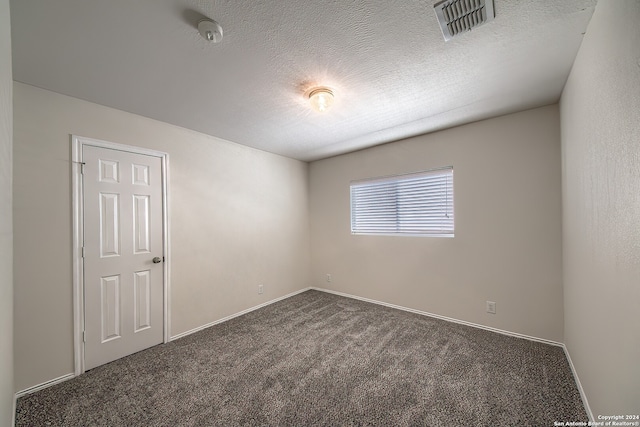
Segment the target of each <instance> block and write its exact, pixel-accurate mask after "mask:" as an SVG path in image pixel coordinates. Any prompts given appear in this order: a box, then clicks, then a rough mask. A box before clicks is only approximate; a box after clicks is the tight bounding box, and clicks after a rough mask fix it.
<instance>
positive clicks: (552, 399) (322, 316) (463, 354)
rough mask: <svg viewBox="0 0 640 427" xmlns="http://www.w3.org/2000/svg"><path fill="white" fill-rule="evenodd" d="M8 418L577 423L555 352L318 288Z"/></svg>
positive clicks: (567, 376)
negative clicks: (340, 295)
mask: <svg viewBox="0 0 640 427" xmlns="http://www.w3.org/2000/svg"><path fill="white" fill-rule="evenodd" d="M16 418H17V420H16V421H17V424H16V425H17V426H323V425H326V426H329V425H332V426H335V425H349V426H362V425H376V426H553V422H554V421H585V422H587V421H588V418H587V416H586V413H585V411H584V408H583V406H582V402H581V401H580V395H579V392H578V390H577V388H576V384H575V382H574V379H573V376H572V374H571V370H570V368H569V365H568V363H567V360H566V358H565V355H564V352H563V351H562V349H561V348H560V347H555V346H550V345H546V344H541V343H537V342H531V341H528V340H524V339H518V338H513V337H508V336H504V335H500V334H496V333H492V332H488V331H484V330H479V329H475V328H472V327H468V326H463V325H458V324H455V323H449V322H445V321H441V320H437V319H432V318H429V317H425V316H420V315H417V314H411V313H407V312H403V311H399V310H394V309H390V308H386V307H382V306H378V305H374V304H369V303H365V302H361V301H357V300H353V299H349V298H343V297H339V296H335V295H331V294H327V293H323V292H318V291H308V292H305V293H302V294H299V295H296V296H294V297H291V298H289V299H286V300H284V301H280V302H278V303H275V304H272V305H270V306H268V307H264V308H262V309H260V310H257V311H254V312H251V313H249V314H246V315H244V316H241V317H238V318H235V319H233V320H230V321H228V322H226V323H223V324H220V325H217V326H213V327H211V328H208V329H206V330H203V331H201V332H198V333H196V334H192V335H190V336H187V337H185V338H182V339H179V340H176V341H173V342H171V343H169V344H164V345H160V346H157V347H153V348H151V349H149V350H145V351H143V352H140V353H137V354H134V355H131V356H129V357H126V358H124V359H121V360H118V361H115V362H113V363H109V364H107V365H104V366H101V367H98V368H95V369H93V370H91V371H89V372H87V373H86V374H84V375H81V376H79V377H77V378H75V379H73V380H70V381H67V382H64V383H61V384H58V385H56V386H53V387H50V388H48V389H46V390H42V391H39V392H36V393H34V394H31V395H29V396H25V397H23V398H21V399H19V400H18V403H17V414H16Z"/></svg>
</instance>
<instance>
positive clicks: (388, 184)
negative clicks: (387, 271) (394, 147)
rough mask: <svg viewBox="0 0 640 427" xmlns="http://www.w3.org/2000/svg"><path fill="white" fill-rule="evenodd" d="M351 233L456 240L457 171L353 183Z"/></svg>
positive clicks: (428, 172) (436, 171)
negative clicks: (454, 186) (455, 175)
mask: <svg viewBox="0 0 640 427" xmlns="http://www.w3.org/2000/svg"><path fill="white" fill-rule="evenodd" d="M351 233H353V234H401V235H432V236H433V235H440V236H452V235H453V234H454V222H453V168H452V167H448V168H444V169H438V170H432V171H427V172H420V173H414V174H409V175H400V176H394V177H387V178H378V179H370V180H363V181H357V182H352V183H351Z"/></svg>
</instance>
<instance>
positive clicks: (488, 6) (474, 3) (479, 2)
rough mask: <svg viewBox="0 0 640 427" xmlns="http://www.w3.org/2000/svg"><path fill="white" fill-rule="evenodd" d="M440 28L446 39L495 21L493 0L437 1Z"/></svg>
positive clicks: (436, 8) (436, 9) (435, 7)
mask: <svg viewBox="0 0 640 427" xmlns="http://www.w3.org/2000/svg"><path fill="white" fill-rule="evenodd" d="M433 8H434V9H435V11H436V16H437V17H438V22H439V23H440V29H441V30H442V35H443V36H444V40H445V41H449V40H451V39H452V38H453V37H456V36H459V35H461V34H462V33H464V32H466V31H471V30H472V29H474V28H476V27H479V26H480V25H482V24H486V23H487V22H489V21H493V18H494V17H495V13H494V11H493V0H444V1H441V2H438V3H436V4H435V5H434V6H433Z"/></svg>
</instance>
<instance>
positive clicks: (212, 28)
mask: <svg viewBox="0 0 640 427" xmlns="http://www.w3.org/2000/svg"><path fill="white" fill-rule="evenodd" d="M198 31H199V32H200V35H201V36H202V37H203V38H204V39H205V40H206V41H208V42H211V43H220V41H221V40H222V27H221V26H220V24H218V23H217V22H216V21H214V20H212V19H202V20H200V22H198Z"/></svg>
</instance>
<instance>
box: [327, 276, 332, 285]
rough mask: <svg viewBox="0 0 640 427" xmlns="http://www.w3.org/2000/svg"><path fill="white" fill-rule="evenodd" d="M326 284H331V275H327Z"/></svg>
mask: <svg viewBox="0 0 640 427" xmlns="http://www.w3.org/2000/svg"><path fill="white" fill-rule="evenodd" d="M327 283H331V275H330V274H327Z"/></svg>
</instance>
